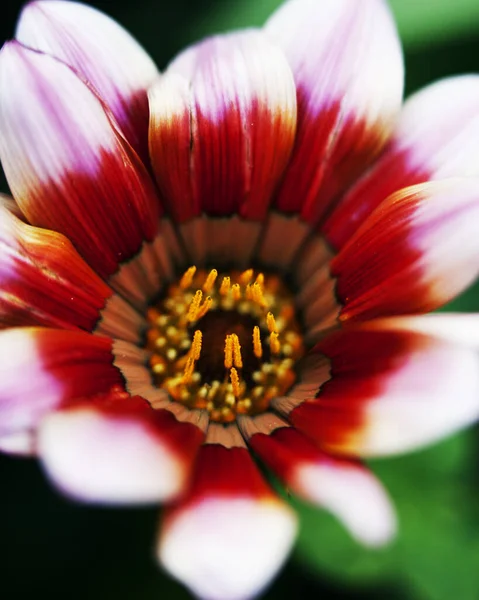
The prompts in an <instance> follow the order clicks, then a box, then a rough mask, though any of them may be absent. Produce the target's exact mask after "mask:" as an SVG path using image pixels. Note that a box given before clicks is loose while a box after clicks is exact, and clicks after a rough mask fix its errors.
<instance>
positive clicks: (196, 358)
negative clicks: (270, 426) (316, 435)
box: [146, 266, 303, 423]
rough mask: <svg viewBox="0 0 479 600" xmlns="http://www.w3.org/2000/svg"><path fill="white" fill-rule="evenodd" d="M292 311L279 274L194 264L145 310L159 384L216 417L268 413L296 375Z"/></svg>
mask: <svg viewBox="0 0 479 600" xmlns="http://www.w3.org/2000/svg"><path fill="white" fill-rule="evenodd" d="M219 281H220V283H218V282H219ZM275 315H276V316H275ZM294 315H295V311H294V307H293V304H292V296H291V294H290V293H289V292H288V291H287V289H286V288H285V286H284V285H283V284H282V282H281V280H280V279H279V277H277V276H275V275H270V276H268V278H267V279H265V277H264V275H263V273H259V274H257V275H256V276H255V273H254V271H253V269H248V270H246V271H244V272H233V273H231V274H228V275H223V276H221V277H219V276H218V271H217V270H216V269H212V270H211V271H209V272H207V271H204V270H200V271H198V270H197V269H196V267H194V266H193V267H190V268H189V269H188V270H187V271H186V272H185V273H184V275H183V276H182V277H181V279H180V281H179V282H178V283H175V284H172V285H170V287H169V288H168V290H167V293H166V295H165V296H164V298H163V299H162V300H161V301H160V302H159V303H158V304H157V305H156V306H155V307H153V308H151V309H150V310H149V312H148V320H149V322H150V328H149V330H148V334H147V343H146V348H147V349H148V350H149V351H150V352H151V359H150V367H151V371H152V373H153V378H154V381H155V384H156V385H157V386H158V387H163V388H165V389H166V390H168V392H169V394H170V395H171V396H172V398H173V399H175V400H176V401H178V402H181V403H183V404H185V405H186V406H188V407H189V408H202V409H207V410H208V411H209V413H210V419H211V420H213V421H219V422H225V423H227V422H230V421H233V420H234V419H235V417H236V415H237V414H258V413H260V412H263V411H265V410H266V409H267V408H268V406H269V403H270V401H271V399H272V398H273V397H275V396H278V395H282V394H284V393H285V392H286V391H287V390H288V388H289V387H290V386H291V385H292V384H293V382H294V380H295V373H294V364H295V362H296V361H297V359H298V358H299V357H300V356H301V355H302V353H303V344H302V338H301V335H300V331H299V327H298V325H297V323H296V321H295V318H294Z"/></svg>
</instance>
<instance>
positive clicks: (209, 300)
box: [196, 296, 213, 320]
mask: <svg viewBox="0 0 479 600" xmlns="http://www.w3.org/2000/svg"><path fill="white" fill-rule="evenodd" d="M212 304H213V298H212V297H211V296H207V297H206V298H205V301H204V302H203V305H202V306H201V307H200V308H199V310H198V313H197V315H196V320H198V319H201V317H204V316H205V315H206V313H207V312H208V311H209V310H210V308H211V306H212Z"/></svg>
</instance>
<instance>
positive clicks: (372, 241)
mask: <svg viewBox="0 0 479 600" xmlns="http://www.w3.org/2000/svg"><path fill="white" fill-rule="evenodd" d="M331 273H332V276H333V277H335V278H336V280H337V282H336V293H337V295H338V299H339V301H340V303H341V304H343V309H342V311H341V315H340V318H341V319H342V320H343V321H346V320H349V319H361V320H363V319H370V318H374V317H378V316H390V315H395V314H408V313H409V314H411V313H417V312H429V311H432V310H434V309H436V308H438V307H439V306H441V305H443V304H445V303H446V302H448V301H449V300H451V299H452V298H454V297H455V296H456V295H457V294H459V293H460V292H462V291H463V290H464V289H465V288H466V287H468V286H469V285H470V284H471V283H472V282H473V281H474V280H475V279H476V277H477V275H478V274H479V179H472V178H471V179H447V180H443V181H437V182H430V183H426V184H422V185H418V186H412V187H410V188H406V189H403V190H401V191H400V192H398V193H397V194H394V195H392V196H390V197H389V198H388V199H387V200H386V201H385V202H383V203H382V204H381V205H380V206H379V207H378V209H377V210H376V211H375V212H374V213H373V214H372V215H371V216H370V217H369V218H368V219H367V220H366V221H365V223H364V224H363V226H362V227H361V228H360V229H359V230H358V231H357V233H356V234H355V235H354V236H353V238H352V239H351V240H350V241H349V243H348V244H347V245H346V246H345V247H344V248H343V249H342V250H341V252H340V253H339V254H338V255H337V256H336V258H334V259H333V261H332V263H331Z"/></svg>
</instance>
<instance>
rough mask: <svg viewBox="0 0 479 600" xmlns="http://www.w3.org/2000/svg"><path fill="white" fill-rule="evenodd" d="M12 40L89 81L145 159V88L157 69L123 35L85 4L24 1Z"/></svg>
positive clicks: (146, 116) (128, 38)
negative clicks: (56, 60) (48, 57)
mask: <svg viewBox="0 0 479 600" xmlns="http://www.w3.org/2000/svg"><path fill="white" fill-rule="evenodd" d="M16 38H17V40H19V41H20V42H21V43H22V44H24V45H25V46H28V47H30V48H33V49H35V50H40V51H42V52H45V53H46V54H51V55H52V56H55V57H56V58H59V59H60V60H62V61H63V62H65V63H67V64H68V65H70V66H71V67H73V68H74V69H75V71H77V72H78V73H79V74H80V75H81V77H83V78H85V79H86V80H87V81H88V82H89V83H91V84H92V85H93V86H94V88H95V90H96V91H97V92H98V93H99V94H100V96H101V97H102V98H103V99H104V100H105V102H106V103H107V105H108V107H109V108H110V110H111V111H112V113H113V115H114V116H115V118H116V120H117V121H118V123H119V125H120V127H121V130H122V132H123V133H124V134H125V136H126V138H127V139H128V141H129V142H130V144H131V145H132V146H133V148H134V149H135V150H136V151H137V152H138V153H139V154H140V156H141V157H142V158H144V159H146V158H147V156H148V98H147V92H146V91H147V89H148V87H149V86H150V85H151V84H152V83H153V80H154V79H155V78H156V77H157V76H158V70H157V68H156V66H155V64H154V62H153V61H152V60H151V58H150V57H149V56H148V54H147V53H146V52H145V51H144V50H143V48H142V47H141V46H140V45H139V44H138V42H137V41H136V40H135V39H133V38H132V37H131V36H130V35H129V33H127V32H126V31H125V30H124V29H123V28H122V27H121V26H120V25H118V23H116V22H115V21H114V20H113V19H110V18H109V17H107V16H106V15H104V14H103V13H101V12H100V11H98V10H95V9H94V8H92V7H90V6H87V5H85V4H79V3H76V2H63V1H55V0H53V1H52V0H48V1H47V2H44V1H40V2H31V3H30V4H27V5H26V7H25V8H24V9H23V11H22V14H21V16H20V19H19V22H18V25H17V30H16Z"/></svg>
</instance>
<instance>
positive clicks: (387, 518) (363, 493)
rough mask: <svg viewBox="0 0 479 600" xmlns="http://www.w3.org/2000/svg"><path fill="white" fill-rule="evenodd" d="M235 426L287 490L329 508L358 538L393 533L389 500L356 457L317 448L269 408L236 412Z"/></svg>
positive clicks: (378, 540)
mask: <svg viewBox="0 0 479 600" xmlns="http://www.w3.org/2000/svg"><path fill="white" fill-rule="evenodd" d="M239 427H240V429H241V432H242V434H243V435H244V436H245V438H246V439H247V440H248V444H249V445H250V446H251V448H252V449H253V450H254V451H255V453H256V454H257V455H258V456H259V457H260V458H261V460H262V461H263V462H264V463H265V464H266V465H268V466H269V467H270V468H271V469H272V470H273V471H274V472H275V473H277V474H278V475H279V476H280V477H281V479H282V480H283V481H284V483H285V484H286V486H287V487H288V490H291V491H292V492H293V493H294V494H297V495H298V496H300V497H301V498H303V499H305V500H307V501H309V502H312V503H313V504H317V505H318V506H320V507H322V508H326V509H327V510H329V511H331V512H332V513H333V514H334V515H335V516H336V517H337V518H338V519H340V520H341V521H342V522H343V523H344V525H345V526H346V527H347V528H348V529H349V531H350V532H351V534H352V535H353V536H354V537H355V538H356V539H357V540H358V541H359V542H361V543H363V544H365V545H367V546H379V545H382V544H384V543H386V542H388V541H389V540H390V539H391V538H392V537H393V536H394V534H395V532H396V519H395V515H394V510H393V508H392V506H391V503H390V500H389V498H388V496H387V494H386V492H385V490H384V489H383V487H382V486H381V484H380V483H379V481H378V480H377V479H376V478H375V477H374V475H373V474H372V473H371V472H370V471H369V470H368V469H367V468H365V467H364V466H362V465H361V464H360V463H359V462H357V461H352V460H345V459H341V458H335V457H333V456H330V455H328V454H325V453H323V452H321V451H320V450H318V448H317V447H316V446H315V445H314V444H313V443H312V442H310V441H309V440H308V439H307V438H305V437H304V436H302V435H301V434H300V433H299V432H298V431H296V430H295V429H294V428H292V427H290V426H289V425H288V424H287V423H286V422H285V421H282V419H279V418H278V417H276V416H275V415H273V414H268V413H265V414H263V415H259V416H258V417H253V418H250V417H240V421H239Z"/></svg>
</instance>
